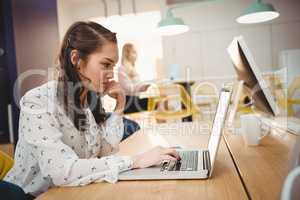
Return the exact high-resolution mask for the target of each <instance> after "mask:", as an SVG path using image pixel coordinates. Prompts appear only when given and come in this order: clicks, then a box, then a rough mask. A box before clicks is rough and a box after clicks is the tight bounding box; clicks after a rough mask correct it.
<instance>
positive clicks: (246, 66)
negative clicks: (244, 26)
mask: <svg viewBox="0 0 300 200" xmlns="http://www.w3.org/2000/svg"><path fill="white" fill-rule="evenodd" d="M227 51H228V53H229V56H230V58H231V60H232V62H233V65H234V68H235V71H236V73H237V75H238V79H239V80H242V81H243V83H244V86H245V88H246V89H247V90H248V93H249V94H250V97H251V100H252V102H253V104H254V106H255V107H256V108H258V109H259V110H261V111H263V112H264V113H267V114H270V115H272V116H276V115H278V114H279V108H278V106H277V104H276V102H275V100H274V97H273V95H272V94H271V91H270V90H269V88H268V87H267V84H266V82H265V80H264V79H263V77H262V75H261V72H260V70H259V68H258V67H257V65H256V63H255V61H254V59H253V56H252V54H251V52H250V50H249V48H248V47H247V45H246V42H245V41H244V39H243V37H242V36H240V37H236V38H234V39H233V41H232V42H231V44H230V45H229V47H228V48H227Z"/></svg>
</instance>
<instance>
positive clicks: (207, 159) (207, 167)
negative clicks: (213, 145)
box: [203, 150, 211, 174]
mask: <svg viewBox="0 0 300 200" xmlns="http://www.w3.org/2000/svg"><path fill="white" fill-rule="evenodd" d="M203 169H205V170H207V171H208V174H209V173H210V170H211V165H210V155H209V151H208V150H206V151H203Z"/></svg>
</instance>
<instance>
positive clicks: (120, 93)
mask: <svg viewBox="0 0 300 200" xmlns="http://www.w3.org/2000/svg"><path fill="white" fill-rule="evenodd" d="M104 94H107V95H108V96H110V97H112V98H114V99H116V101H117V105H116V108H115V112H117V113H120V114H121V113H122V112H123V111H124V107H125V103H126V98H125V92H124V90H123V89H122V88H121V85H120V84H119V83H118V82H116V81H114V80H113V81H110V82H108V83H107V85H106V88H105V91H104Z"/></svg>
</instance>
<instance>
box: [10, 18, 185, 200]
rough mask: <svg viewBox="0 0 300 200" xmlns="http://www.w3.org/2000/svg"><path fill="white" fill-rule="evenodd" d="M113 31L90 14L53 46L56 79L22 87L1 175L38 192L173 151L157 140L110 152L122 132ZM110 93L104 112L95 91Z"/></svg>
mask: <svg viewBox="0 0 300 200" xmlns="http://www.w3.org/2000/svg"><path fill="white" fill-rule="evenodd" d="M117 52H118V51H117V40H116V34H115V33H112V32H111V31H109V30H107V29H105V28H104V27H102V26H101V25H99V24H97V23H94V22H77V23H75V24H73V25H72V26H71V27H70V28H69V29H68V31H67V32H66V35H65V37H64V39H63V42H62V46H61V50H60V54H59V64H60V65H59V66H60V68H59V78H58V81H52V82H48V83H47V84H44V85H42V86H39V87H37V88H34V89H32V90H30V91H29V92H27V93H26V94H25V95H24V96H23V97H22V99H21V101H20V106H21V113H20V123H19V141H18V143H17V147H16V153H15V164H14V166H13V168H12V169H11V170H10V171H9V173H8V174H7V176H6V177H5V180H6V181H9V182H12V183H15V184H17V185H19V186H20V187H22V188H23V189H24V191H25V192H26V193H30V194H32V195H33V196H37V195H39V194H40V193H42V192H44V191H46V190H47V189H48V188H49V187H52V186H79V185H86V184H89V183H91V182H95V181H102V180H105V181H108V182H116V181H117V179H118V173H120V172H122V171H125V170H129V169H133V168H145V167H149V166H152V165H155V164H159V163H160V162H161V161H162V160H164V159H172V160H175V159H179V156H178V154H177V152H176V151H175V150H174V149H169V148H162V147H155V148H153V149H151V150H150V151H147V152H145V153H143V154H140V155H136V156H133V157H129V156H116V155H112V154H113V152H115V151H116V150H117V148H118V144H119V142H120V140H121V138H122V135H123V122H122V112H123V109H124V106H125V95H124V92H123V90H122V89H121V88H120V84H119V83H117V82H115V81H113V80H112V78H113V68H114V65H115V64H116V63H117V61H118V53H117ZM103 95H109V96H110V97H112V98H114V99H116V102H117V104H116V108H115V112H114V113H112V115H111V116H110V117H109V118H108V119H106V117H105V116H106V115H105V113H104V112H103V108H102V105H101V101H100V97H101V96H103Z"/></svg>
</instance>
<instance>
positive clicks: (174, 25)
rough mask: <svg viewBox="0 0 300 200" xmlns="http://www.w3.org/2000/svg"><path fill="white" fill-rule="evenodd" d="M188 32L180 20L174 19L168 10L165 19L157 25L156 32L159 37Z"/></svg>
mask: <svg viewBox="0 0 300 200" xmlns="http://www.w3.org/2000/svg"><path fill="white" fill-rule="evenodd" d="M188 30H189V27H188V26H187V25H186V24H185V23H184V22H183V20H182V19H180V18H177V17H174V15H173V13H172V11H171V10H168V11H167V15H166V17H165V18H163V19H162V20H161V21H160V22H159V23H158V32H159V34H160V35H165V36H167V35H177V34H181V33H184V32H187V31H188Z"/></svg>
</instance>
